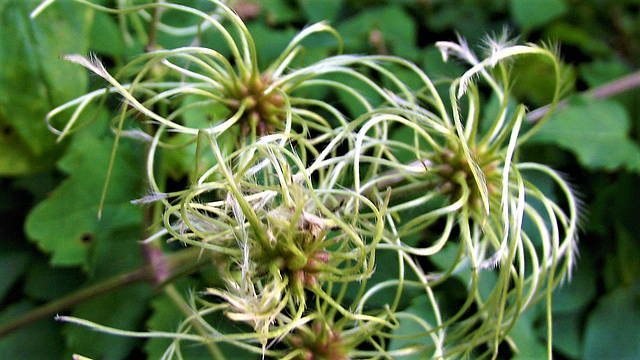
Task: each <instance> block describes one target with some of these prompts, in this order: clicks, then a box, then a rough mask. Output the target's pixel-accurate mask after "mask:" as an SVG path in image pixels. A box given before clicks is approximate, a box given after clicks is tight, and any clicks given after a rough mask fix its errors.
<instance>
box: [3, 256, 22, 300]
mask: <svg viewBox="0 0 640 360" xmlns="http://www.w3.org/2000/svg"><path fill="white" fill-rule="evenodd" d="M28 263H29V256H28V255H27V254H26V253H24V252H6V253H2V254H0V274H2V276H1V277H0V302H1V301H2V299H4V297H5V295H6V294H7V291H9V289H11V286H12V285H13V284H14V283H15V282H16V280H18V278H19V277H20V275H22V274H23V273H24V271H25V270H26V268H27V264H28Z"/></svg>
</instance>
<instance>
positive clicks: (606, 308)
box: [582, 282, 640, 360]
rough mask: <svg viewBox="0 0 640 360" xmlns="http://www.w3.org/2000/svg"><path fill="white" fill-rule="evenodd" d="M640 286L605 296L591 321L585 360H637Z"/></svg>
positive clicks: (593, 312) (639, 284)
mask: <svg viewBox="0 0 640 360" xmlns="http://www.w3.org/2000/svg"><path fill="white" fill-rule="evenodd" d="M639 300H640V283H638V282H636V283H635V284H634V285H632V286H627V287H623V288H619V289H617V290H615V291H613V292H611V293H608V294H606V295H605V296H603V297H602V298H601V299H600V300H599V301H598V305H597V306H596V308H595V309H594V310H593V311H592V312H591V314H590V315H589V318H588V321H587V328H586V334H585V340H584V348H583V351H582V353H583V355H584V357H583V359H585V360H591V359H594V360H595V359H637V358H638V354H640V336H638V334H640V301H639Z"/></svg>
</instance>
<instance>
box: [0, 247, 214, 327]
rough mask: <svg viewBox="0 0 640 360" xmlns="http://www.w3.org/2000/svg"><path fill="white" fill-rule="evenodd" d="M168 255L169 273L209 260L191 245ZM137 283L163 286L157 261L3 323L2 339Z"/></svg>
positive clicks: (181, 270) (191, 268) (178, 272)
mask: <svg viewBox="0 0 640 360" xmlns="http://www.w3.org/2000/svg"><path fill="white" fill-rule="evenodd" d="M165 258H166V263H167V268H168V269H169V273H170V274H182V275H185V274H186V273H188V272H185V271H183V268H189V269H190V270H191V271H194V270H195V269H197V268H199V267H200V266H203V265H205V264H206V263H207V262H208V261H209V258H208V257H207V256H206V254H201V251H200V249H198V248H189V249H185V250H182V251H180V252H178V253H176V254H173V255H169V256H166V255H165ZM196 263H197V264H199V266H194V265H195V264H196ZM137 283H147V284H150V285H152V286H154V287H155V288H158V287H160V286H161V285H158V284H157V278H156V269H155V266H154V265H153V264H148V265H144V266H142V267H139V268H137V269H135V270H133V271H131V272H128V273H125V274H122V275H118V276H115V277H112V278H110V279H107V280H104V281H102V282H99V283H97V284H94V285H92V286H89V287H87V288H84V289H80V290H78V291H76V292H74V293H72V294H69V295H67V296H64V297H62V298H60V299H58V300H54V301H52V302H50V303H48V304H45V305H43V306H41V307H39V308H36V309H34V310H32V311H30V312H28V313H26V314H24V315H23V316H21V317H19V318H17V319H15V320H13V321H10V322H9V323H6V324H4V325H2V326H0V339H1V338H2V337H4V336H6V335H9V334H11V333H12V332H14V331H16V330H18V329H20V328H22V327H24V326H27V325H29V324H32V323H34V322H36V321H38V320H41V319H44V318H46V317H49V316H53V315H55V314H57V313H59V312H61V311H64V310H67V309H69V308H70V307H72V306H74V305H76V304H79V303H81V302H83V301H86V300H89V299H92V298H95V297H98V296H100V295H103V294H106V293H109V292H111V291H115V290H119V289H122V288H124V287H126V286H129V285H133V284H137Z"/></svg>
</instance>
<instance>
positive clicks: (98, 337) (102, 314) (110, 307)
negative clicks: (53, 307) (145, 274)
mask: <svg viewBox="0 0 640 360" xmlns="http://www.w3.org/2000/svg"><path fill="white" fill-rule="evenodd" d="M138 231H139V230H138V229H137V228H132V227H130V228H127V229H123V230H122V231H119V232H115V233H113V234H112V236H110V237H109V238H108V239H106V241H101V242H99V243H96V244H95V247H94V249H93V250H94V251H93V253H92V256H91V259H90V264H91V269H92V276H93V279H94V281H96V282H97V281H100V280H104V279H106V278H110V277H112V276H116V275H119V274H122V273H124V272H128V271H131V270H132V269H134V268H136V267H138V266H140V265H142V256H141V251H140V244H139V243H138V242H137V241H136V239H137V236H138ZM116 254H117V256H114V255H116ZM151 295H152V291H151V287H149V285H146V284H138V285H131V286H129V287H126V288H124V289H122V290H119V291H115V292H111V293H108V294H105V295H102V296H100V297H96V298H94V299H91V300H89V301H86V302H83V303H81V304H79V305H78V306H76V307H75V309H74V310H73V311H72V313H71V315H72V316H74V317H78V318H82V319H86V320H90V321H93V322H96V323H99V324H101V325H105V326H110V327H114V328H118V329H124V330H140V329H141V325H142V322H143V318H144V315H145V313H146V309H147V303H148V301H149V300H150V299H151ZM64 334H65V336H66V340H67V345H68V346H69V348H70V349H71V351H73V352H75V353H78V354H82V355H84V356H88V357H90V358H93V359H101V360H119V359H126V358H127V357H128V356H129V353H130V352H131V351H132V350H133V349H135V348H138V347H139V346H140V340H138V339H134V338H130V337H121V336H113V335H107V334H103V333H100V332H96V331H90V330H89V329H87V328H85V327H82V326H78V325H72V324H69V325H66V326H65V327H64Z"/></svg>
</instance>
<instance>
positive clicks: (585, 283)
mask: <svg viewBox="0 0 640 360" xmlns="http://www.w3.org/2000/svg"><path fill="white" fill-rule="evenodd" d="M594 268H595V264H593V261H592V260H591V258H590V257H589V255H588V254H586V255H583V256H581V257H580V258H579V259H578V263H577V264H576V268H575V269H574V270H573V277H572V278H571V281H570V282H569V283H565V284H564V285H563V286H561V287H560V288H559V289H557V290H556V291H554V293H553V299H552V304H553V312H554V313H556V314H560V313H562V314H566V313H575V312H577V311H579V310H581V309H584V308H585V307H586V306H587V305H589V304H590V303H591V301H592V300H593V299H594V298H595V297H596V274H595V272H594Z"/></svg>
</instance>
